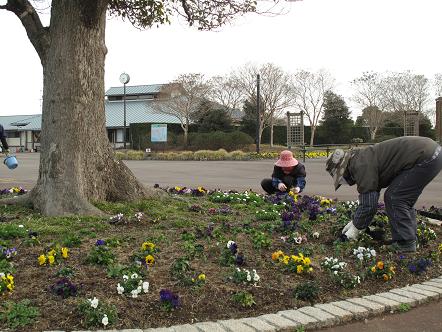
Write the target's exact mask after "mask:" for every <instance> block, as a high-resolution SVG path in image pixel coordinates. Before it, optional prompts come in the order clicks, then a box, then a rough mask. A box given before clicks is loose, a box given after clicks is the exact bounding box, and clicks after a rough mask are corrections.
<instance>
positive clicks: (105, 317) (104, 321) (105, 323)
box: [101, 314, 109, 326]
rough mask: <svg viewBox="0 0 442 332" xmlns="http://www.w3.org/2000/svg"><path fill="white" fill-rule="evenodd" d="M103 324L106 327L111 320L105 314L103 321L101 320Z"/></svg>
mask: <svg viewBox="0 0 442 332" xmlns="http://www.w3.org/2000/svg"><path fill="white" fill-rule="evenodd" d="M101 323H102V324H103V325H104V326H106V325H107V324H109V319H108V318H107V315H106V314H104V316H103V319H102V320H101Z"/></svg>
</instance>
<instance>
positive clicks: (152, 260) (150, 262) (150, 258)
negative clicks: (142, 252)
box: [146, 255, 155, 265]
mask: <svg viewBox="0 0 442 332" xmlns="http://www.w3.org/2000/svg"><path fill="white" fill-rule="evenodd" d="M153 263H155V258H154V257H153V256H152V255H147V256H146V264H147V265H153Z"/></svg>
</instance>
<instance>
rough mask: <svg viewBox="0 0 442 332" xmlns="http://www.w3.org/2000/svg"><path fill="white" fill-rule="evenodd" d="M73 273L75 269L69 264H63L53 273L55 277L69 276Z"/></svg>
mask: <svg viewBox="0 0 442 332" xmlns="http://www.w3.org/2000/svg"><path fill="white" fill-rule="evenodd" d="M74 274H75V271H74V269H73V268H72V267H70V266H64V267H62V268H61V269H60V270H58V271H57V273H56V274H55V275H56V276H57V277H65V278H71V277H73V276H74Z"/></svg>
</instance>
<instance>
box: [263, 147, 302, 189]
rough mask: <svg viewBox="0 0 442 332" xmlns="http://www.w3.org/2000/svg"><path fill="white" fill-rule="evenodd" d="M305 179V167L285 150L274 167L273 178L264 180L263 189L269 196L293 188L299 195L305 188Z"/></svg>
mask: <svg viewBox="0 0 442 332" xmlns="http://www.w3.org/2000/svg"><path fill="white" fill-rule="evenodd" d="M305 177H306V173H305V167H304V165H303V164H301V163H300V162H298V161H297V160H296V159H295V158H294V157H293V153H292V152H291V151H289V150H284V151H282V152H281V154H280V155H279V159H278V161H277V162H276V163H275V166H274V167H273V174H272V178H271V179H264V180H262V181H261V187H262V189H264V191H265V192H266V193H268V194H269V195H271V194H274V193H276V192H288V191H290V189H291V188H293V189H292V190H293V192H294V193H295V194H299V193H300V192H302V190H303V189H304V187H305Z"/></svg>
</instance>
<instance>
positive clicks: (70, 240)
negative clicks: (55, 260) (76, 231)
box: [61, 234, 81, 248]
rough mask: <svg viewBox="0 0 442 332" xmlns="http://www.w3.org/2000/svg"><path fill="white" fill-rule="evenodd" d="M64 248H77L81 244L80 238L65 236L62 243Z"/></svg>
mask: <svg viewBox="0 0 442 332" xmlns="http://www.w3.org/2000/svg"><path fill="white" fill-rule="evenodd" d="M61 243H62V245H63V246H64V247H69V248H72V247H79V246H80V244H81V238H80V237H79V236H78V235H72V234H71V235H67V236H66V237H65V238H64V239H63V240H62V241H61Z"/></svg>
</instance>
